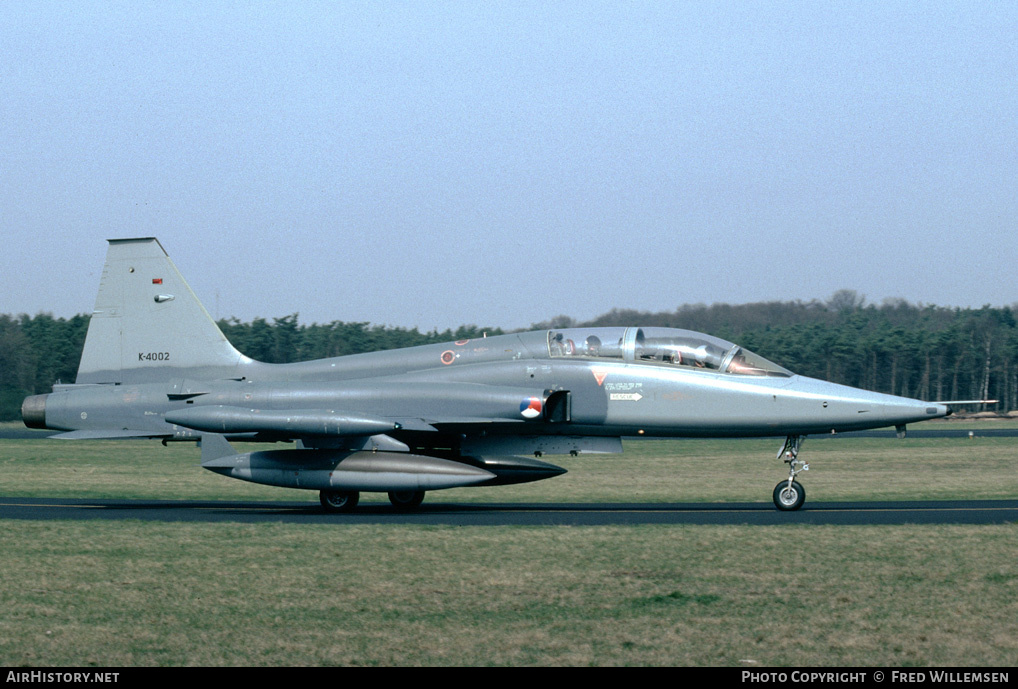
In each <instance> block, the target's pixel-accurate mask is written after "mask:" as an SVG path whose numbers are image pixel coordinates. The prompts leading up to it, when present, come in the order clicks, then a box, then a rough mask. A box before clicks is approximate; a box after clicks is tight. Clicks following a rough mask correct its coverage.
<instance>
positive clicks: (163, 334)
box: [77, 237, 251, 383]
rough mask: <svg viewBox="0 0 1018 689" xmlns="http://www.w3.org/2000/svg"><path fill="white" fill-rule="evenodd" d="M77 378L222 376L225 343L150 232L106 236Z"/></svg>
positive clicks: (232, 366) (233, 367) (229, 367)
mask: <svg viewBox="0 0 1018 689" xmlns="http://www.w3.org/2000/svg"><path fill="white" fill-rule="evenodd" d="M109 243H110V245H109V248H108V249H107V252H106V264H105V265H104V266H103V274H102V280H101V281H100V283H99V295H98V297H96V301H95V309H94V310H93V311H92V320H91V321H90V322H89V324H88V334H87V335H86V337H85V349H84V351H83V352H82V354H81V364H80V365H79V367H78V378H77V382H78V383H143V382H149V381H161V380H166V379H167V378H170V379H172V378H174V377H176V376H179V377H181V378H185V377H186V378H227V377H233V376H236V375H237V367H238V366H240V365H241V364H243V363H247V362H250V361H251V360H250V359H248V358H247V357H245V356H244V355H242V354H241V353H240V352H238V351H237V350H236V349H235V348H234V347H233V345H231V344H230V343H229V341H228V340H227V339H226V337H225V336H224V335H223V333H222V331H220V330H219V326H217V325H216V323H215V321H213V320H212V316H210V315H209V312H208V311H206V310H205V307H204V306H202V305H201V302H199V301H198V298H197V297H196V296H195V295H194V292H192V291H191V288H190V287H188V285H187V282H186V281H185V280H184V278H183V276H181V274H180V272H179V271H178V270H177V267H176V266H174V265H173V261H171V260H170V257H169V256H168V255H167V253H166V250H165V249H163V247H162V245H161V244H160V243H159V240H158V239H156V238H155V237H142V238H137V239H110V240H109Z"/></svg>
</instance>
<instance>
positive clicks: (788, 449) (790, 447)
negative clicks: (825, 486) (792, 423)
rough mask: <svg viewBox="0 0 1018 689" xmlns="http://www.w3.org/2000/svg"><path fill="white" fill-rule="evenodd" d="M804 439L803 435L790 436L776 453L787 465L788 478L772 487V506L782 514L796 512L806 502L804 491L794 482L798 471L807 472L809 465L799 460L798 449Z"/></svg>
mask: <svg viewBox="0 0 1018 689" xmlns="http://www.w3.org/2000/svg"><path fill="white" fill-rule="evenodd" d="M805 439H806V436H804V435H790V436H788V437H787V438H785V444H784V445H783V446H782V447H781V450H780V451H779V452H778V457H782V456H784V458H785V464H787V465H788V478H787V479H785V480H784V481H782V482H781V483H779V484H778V485H776V486H774V506H775V507H777V508H778V509H779V510H781V511H783V512H791V511H793V510H797V509H799V508H800V507H802V503H804V502H805V501H806V490H805V489H804V488H803V487H802V485H801V484H800V483H799V482H798V481H796V480H795V477H796V476H797V475H798V474H799V472H800V471H809V464H807V463H806V462H804V461H802V460H801V459H799V448H800V447H801V446H802V441H803V440H805Z"/></svg>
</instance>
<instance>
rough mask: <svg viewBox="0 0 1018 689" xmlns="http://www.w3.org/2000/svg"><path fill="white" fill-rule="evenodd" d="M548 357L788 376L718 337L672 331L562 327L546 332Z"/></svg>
mask: <svg viewBox="0 0 1018 689" xmlns="http://www.w3.org/2000/svg"><path fill="white" fill-rule="evenodd" d="M548 350H549V352H550V354H551V356H552V357H585V358H593V359H613V360H618V361H625V362H631V363H645V364H658V365H661V366H681V367H686V368H690V369H706V370H709V371H712V372H715V373H731V374H735V375H745V376H772V377H789V376H791V375H792V372H791V371H788V370H786V369H784V368H782V367H781V366H778V365H777V364H775V363H773V362H771V361H768V360H767V359H764V358H763V357H762V356H759V355H757V354H754V353H753V352H751V351H749V350H748V349H744V348H743V347H740V346H739V345H737V344H733V343H731V342H728V341H726V340H722V339H721V338H718V337H712V336H711V335H705V334H703V333H698V332H694V331H692V330H679V329H677V328H566V329H560V330H550V331H549V332H548Z"/></svg>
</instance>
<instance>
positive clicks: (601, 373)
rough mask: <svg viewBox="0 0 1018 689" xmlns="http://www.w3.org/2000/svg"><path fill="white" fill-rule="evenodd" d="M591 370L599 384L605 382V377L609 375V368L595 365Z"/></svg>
mask: <svg viewBox="0 0 1018 689" xmlns="http://www.w3.org/2000/svg"><path fill="white" fill-rule="evenodd" d="M590 372H591V373H593V374H594V380H596V381H597V384H598V385H599V386H600V385H601V384H603V383H604V379H605V378H607V377H608V369H606V368H601V367H600V366H593V367H592V368H591V369H590Z"/></svg>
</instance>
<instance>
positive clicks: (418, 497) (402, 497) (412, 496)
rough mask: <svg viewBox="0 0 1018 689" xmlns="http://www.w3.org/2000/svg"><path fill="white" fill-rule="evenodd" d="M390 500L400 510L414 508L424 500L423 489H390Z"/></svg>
mask: <svg viewBox="0 0 1018 689" xmlns="http://www.w3.org/2000/svg"><path fill="white" fill-rule="evenodd" d="M389 502H391V503H392V506H393V507H395V508H396V509H398V510H413V509H417V508H418V507H420V506H421V503H422V502H424V491H423V490H393V491H389Z"/></svg>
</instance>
